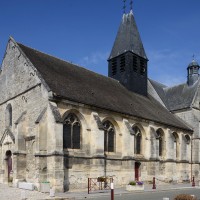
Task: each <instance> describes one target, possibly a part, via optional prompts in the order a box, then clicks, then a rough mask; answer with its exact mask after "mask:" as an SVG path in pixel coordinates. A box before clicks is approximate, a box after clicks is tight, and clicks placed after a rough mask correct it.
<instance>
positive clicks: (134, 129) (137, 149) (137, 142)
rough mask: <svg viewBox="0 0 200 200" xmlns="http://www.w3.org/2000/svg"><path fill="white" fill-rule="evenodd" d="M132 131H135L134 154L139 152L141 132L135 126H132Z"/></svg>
mask: <svg viewBox="0 0 200 200" xmlns="http://www.w3.org/2000/svg"><path fill="white" fill-rule="evenodd" d="M133 131H134V133H135V154H141V150H142V148H141V146H142V133H141V131H140V129H139V128H138V127H137V126H135V127H133Z"/></svg>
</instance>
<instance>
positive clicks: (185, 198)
mask: <svg viewBox="0 0 200 200" xmlns="http://www.w3.org/2000/svg"><path fill="white" fill-rule="evenodd" d="M174 200H197V198H196V197H193V196H191V195H189V194H179V195H177V196H176V197H175V198H174Z"/></svg>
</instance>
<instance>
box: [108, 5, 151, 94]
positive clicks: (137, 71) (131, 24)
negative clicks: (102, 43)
mask: <svg viewBox="0 0 200 200" xmlns="http://www.w3.org/2000/svg"><path fill="white" fill-rule="evenodd" d="M108 62H109V67H108V68H109V72H108V75H109V77H112V78H114V79H117V80H119V81H120V83H122V84H123V85H124V86H125V87H126V88H127V89H129V90H131V91H133V92H136V93H139V94H142V95H145V96H146V95H147V62H148V59H147V56H146V53H145V50H144V47H143V44H142V41H141V38H140V34H139V31H138V28H137V25H136V22H135V19H134V16H133V11H132V9H131V10H130V13H128V14H124V15H123V17H122V21H121V24H120V27H119V30H118V33H117V36H116V39H115V42H114V45H113V48H112V51H111V54H110V56H109V58H108Z"/></svg>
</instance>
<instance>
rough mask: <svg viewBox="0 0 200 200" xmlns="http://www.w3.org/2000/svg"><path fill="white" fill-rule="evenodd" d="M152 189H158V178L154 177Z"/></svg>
mask: <svg viewBox="0 0 200 200" xmlns="http://www.w3.org/2000/svg"><path fill="white" fill-rule="evenodd" d="M152 189H153V190H155V189H156V178H155V177H153V187H152Z"/></svg>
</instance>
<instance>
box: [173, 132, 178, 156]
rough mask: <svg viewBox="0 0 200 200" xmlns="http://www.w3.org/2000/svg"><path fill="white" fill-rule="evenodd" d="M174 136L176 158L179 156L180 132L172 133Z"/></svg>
mask: <svg viewBox="0 0 200 200" xmlns="http://www.w3.org/2000/svg"><path fill="white" fill-rule="evenodd" d="M172 134H173V137H174V152H175V158H178V156H179V144H178V134H177V133H175V132H174V133H172Z"/></svg>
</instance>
